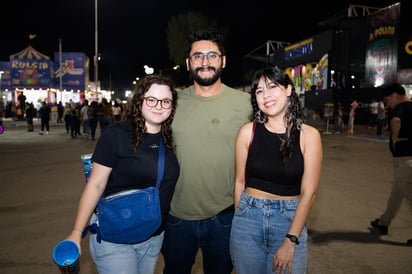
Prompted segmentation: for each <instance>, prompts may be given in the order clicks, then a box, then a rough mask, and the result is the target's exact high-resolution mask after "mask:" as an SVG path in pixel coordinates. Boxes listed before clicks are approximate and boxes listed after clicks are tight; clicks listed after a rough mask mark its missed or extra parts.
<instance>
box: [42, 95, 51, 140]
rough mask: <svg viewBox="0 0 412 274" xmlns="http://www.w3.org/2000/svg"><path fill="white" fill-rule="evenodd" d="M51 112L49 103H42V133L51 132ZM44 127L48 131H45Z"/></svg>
mask: <svg viewBox="0 0 412 274" xmlns="http://www.w3.org/2000/svg"><path fill="white" fill-rule="evenodd" d="M50 114H51V109H50V108H49V106H48V105H47V102H46V101H44V102H43V103H42V106H41V108H40V109H39V117H40V132H39V134H40V135H43V134H46V135H48V134H49V131H50ZM44 129H46V132H44Z"/></svg>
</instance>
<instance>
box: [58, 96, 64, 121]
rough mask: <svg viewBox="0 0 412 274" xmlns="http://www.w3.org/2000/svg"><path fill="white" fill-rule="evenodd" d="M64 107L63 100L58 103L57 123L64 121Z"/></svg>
mask: <svg viewBox="0 0 412 274" xmlns="http://www.w3.org/2000/svg"><path fill="white" fill-rule="evenodd" d="M63 115H64V107H63V104H62V101H59V103H58V104H57V123H63Z"/></svg>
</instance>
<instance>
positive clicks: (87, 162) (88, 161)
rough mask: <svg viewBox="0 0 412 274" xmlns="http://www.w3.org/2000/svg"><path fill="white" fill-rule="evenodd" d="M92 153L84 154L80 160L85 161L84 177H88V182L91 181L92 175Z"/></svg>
mask: <svg viewBox="0 0 412 274" xmlns="http://www.w3.org/2000/svg"><path fill="white" fill-rule="evenodd" d="M92 155H93V154H92V153H89V154H83V155H82V156H80V158H81V159H82V161H83V170H84V175H85V176H86V182H87V181H88V180H89V177H90V174H91V173H92Z"/></svg>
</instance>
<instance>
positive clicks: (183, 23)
mask: <svg viewBox="0 0 412 274" xmlns="http://www.w3.org/2000/svg"><path fill="white" fill-rule="evenodd" d="M202 28H215V29H217V30H219V28H218V24H217V22H216V21H214V20H210V19H209V18H207V17H206V16H205V15H203V14H201V13H196V12H188V13H184V14H180V15H176V16H174V17H172V18H171V19H170V20H169V22H168V27H167V31H166V35H167V40H168V48H169V58H170V60H171V61H172V62H173V64H176V65H180V66H181V68H183V66H185V59H186V57H187V37H188V36H189V35H190V34H191V33H192V32H195V31H196V30H198V29H202ZM222 34H223V35H224V33H222Z"/></svg>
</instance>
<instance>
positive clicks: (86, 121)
mask: <svg viewBox="0 0 412 274" xmlns="http://www.w3.org/2000/svg"><path fill="white" fill-rule="evenodd" d="M25 104H26V107H25V112H24V119H25V120H26V122H27V131H28V132H33V131H34V127H35V124H36V123H35V121H36V120H38V121H39V124H40V130H39V134H40V135H48V134H50V122H51V121H52V110H51V107H50V105H49V104H48V103H47V102H46V101H44V102H42V103H41V107H40V108H39V109H38V110H37V109H36V108H35V106H34V104H33V103H31V102H28V103H25ZM124 112H125V105H124V104H123V103H121V102H118V101H115V102H111V101H109V100H107V99H106V98H103V99H102V100H101V102H100V103H99V102H97V101H96V100H93V101H91V102H89V100H88V99H84V100H83V101H82V102H80V103H75V102H73V101H72V100H70V101H69V102H67V103H65V104H64V105H63V103H62V102H61V101H60V102H59V103H58V104H57V120H56V121H55V122H56V123H58V124H60V123H61V124H64V129H65V131H66V133H68V134H70V136H71V138H73V139H76V138H78V137H83V138H85V139H91V140H95V139H96V130H97V128H98V125H99V124H100V130H101V131H103V130H104V129H105V128H106V127H107V126H109V125H110V124H112V123H114V122H119V121H121V120H123V119H124V117H125V115H124Z"/></svg>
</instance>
